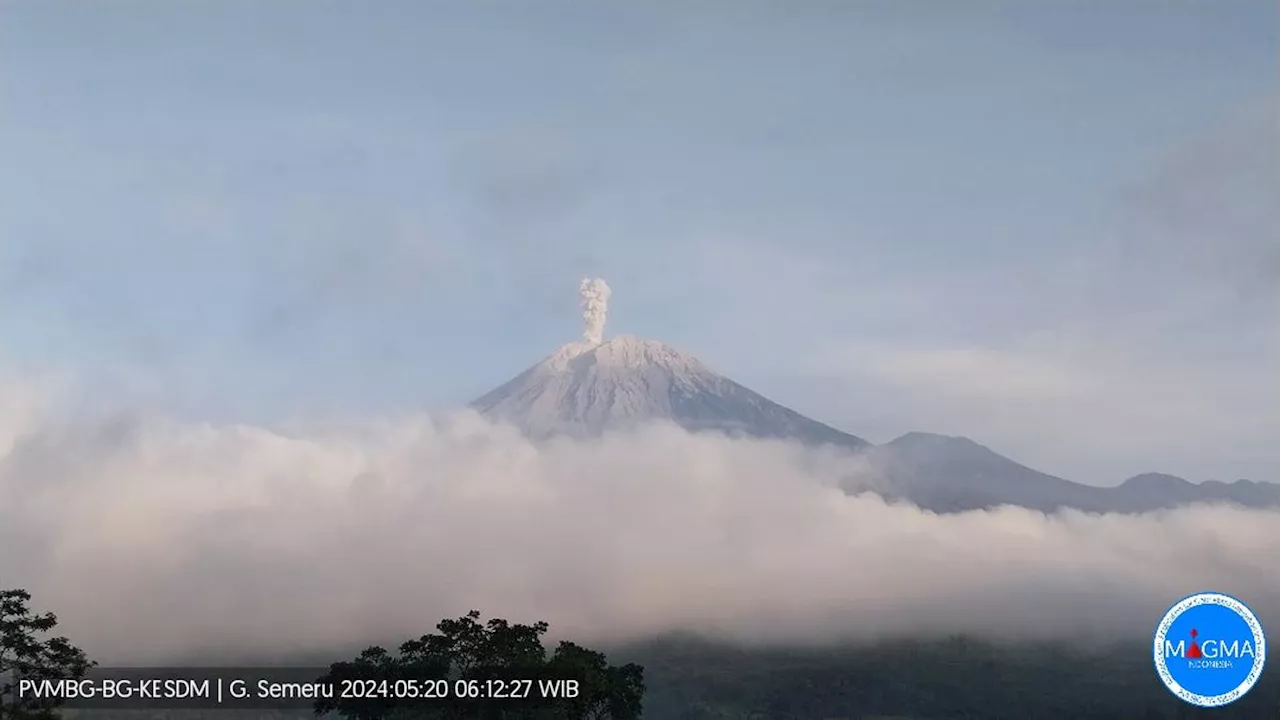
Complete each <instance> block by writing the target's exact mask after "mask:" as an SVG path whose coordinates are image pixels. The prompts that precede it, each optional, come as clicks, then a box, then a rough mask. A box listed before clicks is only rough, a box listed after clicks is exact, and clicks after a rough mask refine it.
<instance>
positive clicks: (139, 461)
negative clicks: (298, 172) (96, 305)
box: [0, 393, 1280, 662]
mask: <svg viewBox="0 0 1280 720" xmlns="http://www.w3.org/2000/svg"><path fill="white" fill-rule="evenodd" d="M0 397H3V398H4V399H3V400H0V405H3V404H6V403H8V402H9V400H8V398H10V397H13V395H12V394H11V393H5V394H4V395H3V396H0ZM29 417H30V418H33V419H31V420H29V421H27V422H26V423H25V424H20V425H17V426H11V427H9V428H8V430H7V432H8V438H7V439H6V443H7V442H8V440H12V441H13V449H12V450H10V451H8V452H7V453H6V454H5V455H4V456H3V458H2V459H0V586H22V587H27V588H28V589H30V590H31V591H33V592H34V593H35V595H36V600H37V605H38V606H39V607H41V608H47V609H50V610H53V611H56V612H57V613H58V614H59V616H60V618H61V620H62V625H61V628H60V629H61V630H63V631H65V633H66V634H67V635H68V636H70V637H72V638H73V639H74V640H76V641H77V642H79V643H81V644H82V645H84V646H85V647H86V648H87V649H88V650H89V651H90V652H91V653H92V654H93V655H94V656H95V657H97V658H99V659H105V660H108V661H117V662H119V661H126V660H128V661H139V662H141V661H156V662H158V661H163V660H173V659H181V658H184V657H191V656H192V655H195V654H200V653H218V654H224V655H227V656H231V655H235V656H244V655H246V654H251V655H259V656H261V655H273V656H282V655H287V654H291V653H294V652H298V651H303V650H322V649H328V648H335V647H339V646H341V647H350V646H359V645H363V644H368V643H372V642H395V641H398V640H401V639H404V638H406V637H409V636H412V635H416V634H419V633H421V632H425V631H427V630H429V629H430V628H431V627H432V626H433V625H434V623H435V622H436V621H437V620H439V619H440V618H442V617H446V616H452V615H457V614H460V613H462V612H465V611H466V610H468V609H471V608H478V609H480V610H482V611H483V612H484V613H486V614H493V615H499V616H505V617H509V618H511V619H513V620H522V621H531V620H535V619H546V620H548V621H550V622H551V623H552V626H553V629H554V630H555V631H556V632H559V633H567V634H571V635H573V636H574V637H576V638H579V639H584V640H597V641H600V640H618V639H628V638H637V637H643V636H647V635H652V634H656V633H662V632H667V631H678V630H688V631H695V632H704V633H710V634H714V635H719V636H723V637H729V638H736V639H741V640H820V639H832V638H841V637H851V638H859V637H875V636H881V635H885V634H897V633H950V632H976V633H984V634H993V635H1003V636H1035V635H1040V636H1054V637H1068V638H1092V639H1098V638H1105V637H1108V636H1109V635H1110V634H1112V633H1124V634H1132V635H1141V634H1143V633H1145V632H1147V631H1148V630H1149V628H1150V627H1151V626H1152V625H1154V623H1155V622H1156V620H1157V619H1158V617H1159V615H1160V614H1161V613H1162V612H1163V610H1164V609H1165V608H1166V607H1167V606H1168V605H1169V604H1171V603H1172V602H1173V601H1175V600H1177V599H1178V598H1179V597H1181V596H1182V595H1184V594H1186V593H1189V592H1193V591H1198V590H1203V589H1210V588H1211V589H1215V590H1219V591H1225V592H1231V593H1234V594H1236V595H1238V596H1239V597H1241V598H1243V599H1245V600H1246V601H1247V602H1250V603H1251V604H1252V605H1253V606H1254V607H1255V609H1256V610H1257V611H1258V612H1260V613H1261V614H1262V615H1263V617H1264V622H1265V621H1266V620H1267V619H1269V618H1277V619H1278V620H1280V616H1277V615H1276V614H1275V613H1276V612H1277V611H1280V568H1278V567H1277V565H1276V563H1275V560H1274V559H1275V558H1276V557H1280V522H1278V521H1280V516H1278V515H1277V514H1276V513H1273V512H1272V513H1268V512H1263V511H1246V510H1240V509H1229V508H1195V509H1186V510H1179V511H1175V512H1167V513H1160V514H1152V515H1145V516H1086V515H1083V514H1078V513H1070V512H1069V513H1063V514H1059V515H1054V516H1048V517H1046V516H1044V515H1042V514H1038V513H1033V512H1028V511H1024V510H1020V509H1012V508H1008V509H1001V510H998V511H993V512H973V513H965V514H958V515H949V516H938V515H935V514H932V513H927V512H922V511H920V510H919V509H916V508H914V507H910V506H904V505H887V504H885V503H884V502H882V501H880V500H879V499H877V498H875V497H872V496H860V497H850V496H846V495H844V494H842V493H841V492H840V491H838V490H836V489H834V487H833V486H834V485H835V483H836V481H837V479H838V478H839V477H840V476H841V475H842V474H846V473H849V472H858V471H860V470H859V468H858V467H857V466H856V465H854V464H851V461H850V460H849V459H848V458H842V457H840V456H837V455H831V454H825V453H814V452H810V451H805V450H802V449H800V448H797V447H793V446H788V445H785V444H779V443H767V442H756V441H735V440H729V439H725V438H721V437H709V436H691V435H689V434H687V433H685V432H683V431H680V430H677V429H675V428H670V427H652V428H649V429H647V430H643V431H640V432H637V433H634V434H624V435H614V436H609V437H606V438H604V439H601V440H597V441H581V442H580V441H574V442H569V441H565V442H556V443H552V444H549V445H546V446H542V447H537V446H534V445H532V444H530V443H529V442H527V441H525V440H524V439H523V438H521V437H519V436H518V435H517V434H516V433H514V432H513V431H511V430H510V429H507V428H501V427H493V426H490V425H488V424H486V423H485V422H483V421H481V420H480V419H478V418H477V417H474V416H471V415H461V416H457V417H453V418H447V419H436V420H433V419H430V418H425V417H421V418H406V419H401V420H396V421H385V422H378V423H364V424H358V425H351V426H348V427H340V428H335V427H328V428H324V429H317V430H314V431H310V432H302V433H292V434H288V435H286V434H281V433H278V432H273V431H270V430H266V429H262V428H255V427H211V426H200V425H185V424H176V423H172V422H163V421H158V420H146V421H138V420H132V421H129V420H121V421H117V422H99V423H78V424H74V423H61V424H60V423H57V422H51V421H49V420H48V419H44V420H39V419H35V418H38V417H39V416H38V415H30V416H29ZM46 418H47V416H46Z"/></svg>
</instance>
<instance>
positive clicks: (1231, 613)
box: [1152, 592, 1267, 707]
mask: <svg viewBox="0 0 1280 720" xmlns="http://www.w3.org/2000/svg"><path fill="white" fill-rule="evenodd" d="M1152 649H1153V651H1154V657H1155V663H1156V672H1157V673H1159V674H1160V679H1161V680H1162V681H1164V684H1165V687H1167V688H1169V691H1170V692H1172V693H1173V694H1174V695H1177V696H1178V697H1180V698H1182V699H1183V700H1185V701H1187V702H1189V703H1191V704H1192V705H1198V706H1200V707H1221V706H1223V705H1226V704H1227V703H1231V702H1234V701H1236V700H1239V699H1240V698H1241V697H1243V696H1244V694H1245V693H1247V692H1249V689H1250V688H1252V687H1253V685H1254V683H1256V682H1258V677H1259V676H1260V675H1262V666H1263V665H1264V664H1265V663H1266V661H1267V640H1266V637H1265V636H1264V635H1263V633H1262V623H1259V622H1258V618H1257V617H1256V616H1254V614H1253V611H1251V610H1249V608H1248V607H1247V606H1246V605H1245V604H1244V603H1242V602H1240V601H1239V600H1237V599H1235V598H1233V597H1231V596H1230V595H1223V594H1222V593H1215V592H1204V593H1197V594H1195V595H1191V596H1190V597H1186V598H1183V599H1182V600H1179V601H1178V602H1177V603H1175V604H1174V606H1173V607H1171V608H1169V610H1168V612H1166V613H1165V614H1164V617H1163V618H1161V619H1160V624H1159V625H1157V626H1156V637H1155V643H1154V646H1153V648H1152Z"/></svg>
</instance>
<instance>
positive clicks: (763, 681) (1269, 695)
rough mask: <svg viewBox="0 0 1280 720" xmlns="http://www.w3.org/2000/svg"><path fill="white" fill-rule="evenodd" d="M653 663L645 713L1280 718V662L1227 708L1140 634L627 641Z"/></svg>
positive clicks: (624, 654)
mask: <svg viewBox="0 0 1280 720" xmlns="http://www.w3.org/2000/svg"><path fill="white" fill-rule="evenodd" d="M610 657H611V658H617V659H625V660H626V661H630V662H636V663H638V664H641V665H643V666H644V667H645V679H646V682H647V684H648V688H649V692H648V694H647V695H646V697H645V717H646V718H654V719H661V720H694V719H698V718H740V719H743V720H745V719H748V718H762V719H763V718H795V719H797V720H799V719H801V718H804V719H814V720H820V719H827V720H834V719H836V718H848V719H849V720H857V719H860V720H871V719H872V718H876V719H877V720H881V719H888V718H892V720H960V719H961V718H963V719H966V720H970V719H972V720H977V719H979V718H981V719H984V720H987V719H989V720H1006V719H1007V720H1033V719H1043V720H1057V719H1058V718H1062V719H1063V720H1066V719H1068V718H1072V719H1076V718H1090V719H1097V720H1110V719H1112V718H1114V719H1115V720H1154V719H1155V718H1178V719H1183V718H1232V719H1233V720H1252V719H1253V718H1258V719H1259V720H1261V719H1263V718H1265V719H1266V720H1275V718H1277V717H1280V714H1278V713H1280V665H1277V664H1275V657H1274V653H1273V654H1272V658H1271V662H1269V663H1268V667H1267V669H1266V670H1264V671H1263V675H1262V678H1261V680H1260V681H1259V683H1258V685H1256V686H1255V687H1254V688H1253V690H1252V691H1251V692H1250V693H1249V694H1248V695H1246V696H1245V697H1244V698H1242V699H1241V700H1239V701H1237V702H1235V703H1233V704H1231V705H1229V706H1227V707H1224V708H1219V709H1215V710H1205V709H1199V708H1194V707H1192V706H1190V705H1187V704H1185V703H1183V702H1182V701H1181V700H1179V699H1177V698H1175V697H1174V696H1173V695H1172V694H1171V693H1169V691H1168V690H1167V689H1165V687H1164V686H1163V685H1162V684H1161V683H1160V680H1159V679H1158V677H1157V676H1156V674H1155V671H1154V669H1153V668H1152V663H1151V656H1150V650H1149V646H1148V645H1147V644H1146V643H1145V642H1142V641H1141V640H1139V641H1135V642H1133V643H1130V644H1124V645H1115V646H1111V647H1108V648H1106V649H1102V650H1088V651H1084V650H1077V649H1072V648H1070V647H1067V646H1064V645H1051V644H1037V645H1030V644H1023V645H1015V646H1005V645H995V644H991V643H985V642H979V641H976V640H972V639H966V638H954V639H950V640H942V641H930V642H926V641H900V642H892V643H883V644H879V645H874V646H867V645H846V646H841V647H835V648H827V649H821V650H818V649H799V648H797V649H789V650H787V649H745V648H739V647H731V646H727V645H720V644H713V643H709V642H705V641H699V640H695V639H666V640H662V641H656V642H652V643H647V644H645V645H642V646H636V647H630V648H620V649H617V650H615V651H614V652H612V653H610Z"/></svg>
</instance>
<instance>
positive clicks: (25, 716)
mask: <svg viewBox="0 0 1280 720" xmlns="http://www.w3.org/2000/svg"><path fill="white" fill-rule="evenodd" d="M30 602H31V593H29V592H27V591H26V590H0V720H37V719H39V720H44V719H45V718H54V717H56V715H55V714H54V709H55V708H57V707H58V706H59V705H60V704H61V702H60V701H58V700H55V699H42V700H22V699H20V698H19V697H18V681H19V680H23V679H27V680H45V679H48V680H56V679H60V678H68V679H80V678H83V677H84V676H85V673H87V672H88V671H89V669H90V668H92V667H93V666H94V663H92V662H90V661H89V660H88V659H86V658H85V654H84V651H82V650H80V649H79V648H77V647H75V646H74V645H72V644H71V641H70V640H68V639H67V638H64V637H51V638H47V639H45V640H41V639H39V638H40V636H42V635H45V634H46V633H48V632H49V631H51V630H53V628H55V627H57V625H58V618H57V616H56V615H54V614H53V613H45V614H43V615H35V614H33V613H32V612H31V610H30V608H29V607H28V603H30Z"/></svg>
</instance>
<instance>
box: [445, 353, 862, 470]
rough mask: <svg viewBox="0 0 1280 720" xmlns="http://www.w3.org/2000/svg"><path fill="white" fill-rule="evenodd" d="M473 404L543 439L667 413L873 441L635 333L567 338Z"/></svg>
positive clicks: (679, 419) (801, 435) (735, 431)
mask: <svg viewBox="0 0 1280 720" xmlns="http://www.w3.org/2000/svg"><path fill="white" fill-rule="evenodd" d="M471 405H472V407H473V408H475V409H476V410H477V411H479V412H480V413H481V414H483V415H485V416H486V417H488V418H490V419H491V420H495V421H499V422H506V423H510V424H513V425H515V426H516V427H519V428H520V429H521V430H523V431H524V432H525V433H527V434H528V435H530V436H531V437H534V438H537V439H543V438H546V437H549V436H552V435H557V434H564V435H572V436H578V437H582V436H594V435H599V434H600V433H603V432H605V431H607V430H611V429H625V428H628V427H633V426H635V425H637V424H640V423H643V422H648V421H661V420H665V421H671V422H674V423H676V424H678V425H680V426H681V427H684V428H686V429H688V430H692V431H703V430H710V431H717V432H723V433H726V434H729V435H743V436H749V437H762V438H785V439H791V440H797V441H799V442H803V443H806V444H813V445H819V444H834V445H840V446H842V447H847V448H851V449H862V448H865V447H868V446H869V443H867V441H865V440H863V439H861V438H858V437H855V436H853V435H849V434H847V433H843V432H840V431H839V430H836V429H835V428H833V427H830V426H828V425H824V424H822V423H820V422H818V421H816V420H811V419H809V418H807V417H805V416H803V415H801V414H800V413H797V412H795V411H794V410H791V409H789V408H786V407H783V406H782V405H779V404H777V403H775V402H773V401H771V400H769V399H768V398H765V397H764V396H762V395H760V394H758V393H756V392H754V391H752V390H749V389H747V388H746V387H743V386H742V385H739V384H738V383H736V382H734V381H732V380H730V379H728V378H726V377H724V376H722V375H719V374H717V373H716V372H714V371H712V370H711V369H710V368H708V367H707V366H706V365H704V364H703V363H702V362H700V361H698V360H697V359H696V358H694V357H692V356H690V355H687V354H685V353H682V352H680V351H679V350H676V349H675V348H673V347H671V346H670V345H666V344H664V343H660V342H656V341H653V340H643V339H640V338H636V337H630V336H621V337H617V338H613V339H611V340H607V341H604V342H600V343H593V342H578V343H570V344H569V345H565V346H563V347H561V348H559V349H558V350H556V351H555V352H554V353H552V354H551V355H550V356H548V357H547V358H546V359H544V360H543V361H542V362H540V363H538V364H536V365H534V366H533V367H531V368H529V369H528V370H525V371H524V372H522V373H520V374H519V375H517V376H516V377H515V378H513V379H512V380H510V381H509V382H507V383H505V384H503V385H501V386H500V387H498V388H496V389H494V390H493V391H491V392H489V393H488V394H486V395H484V396H483V397H481V398H479V399H477V400H476V401H474V402H473V403H472V404H471Z"/></svg>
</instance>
